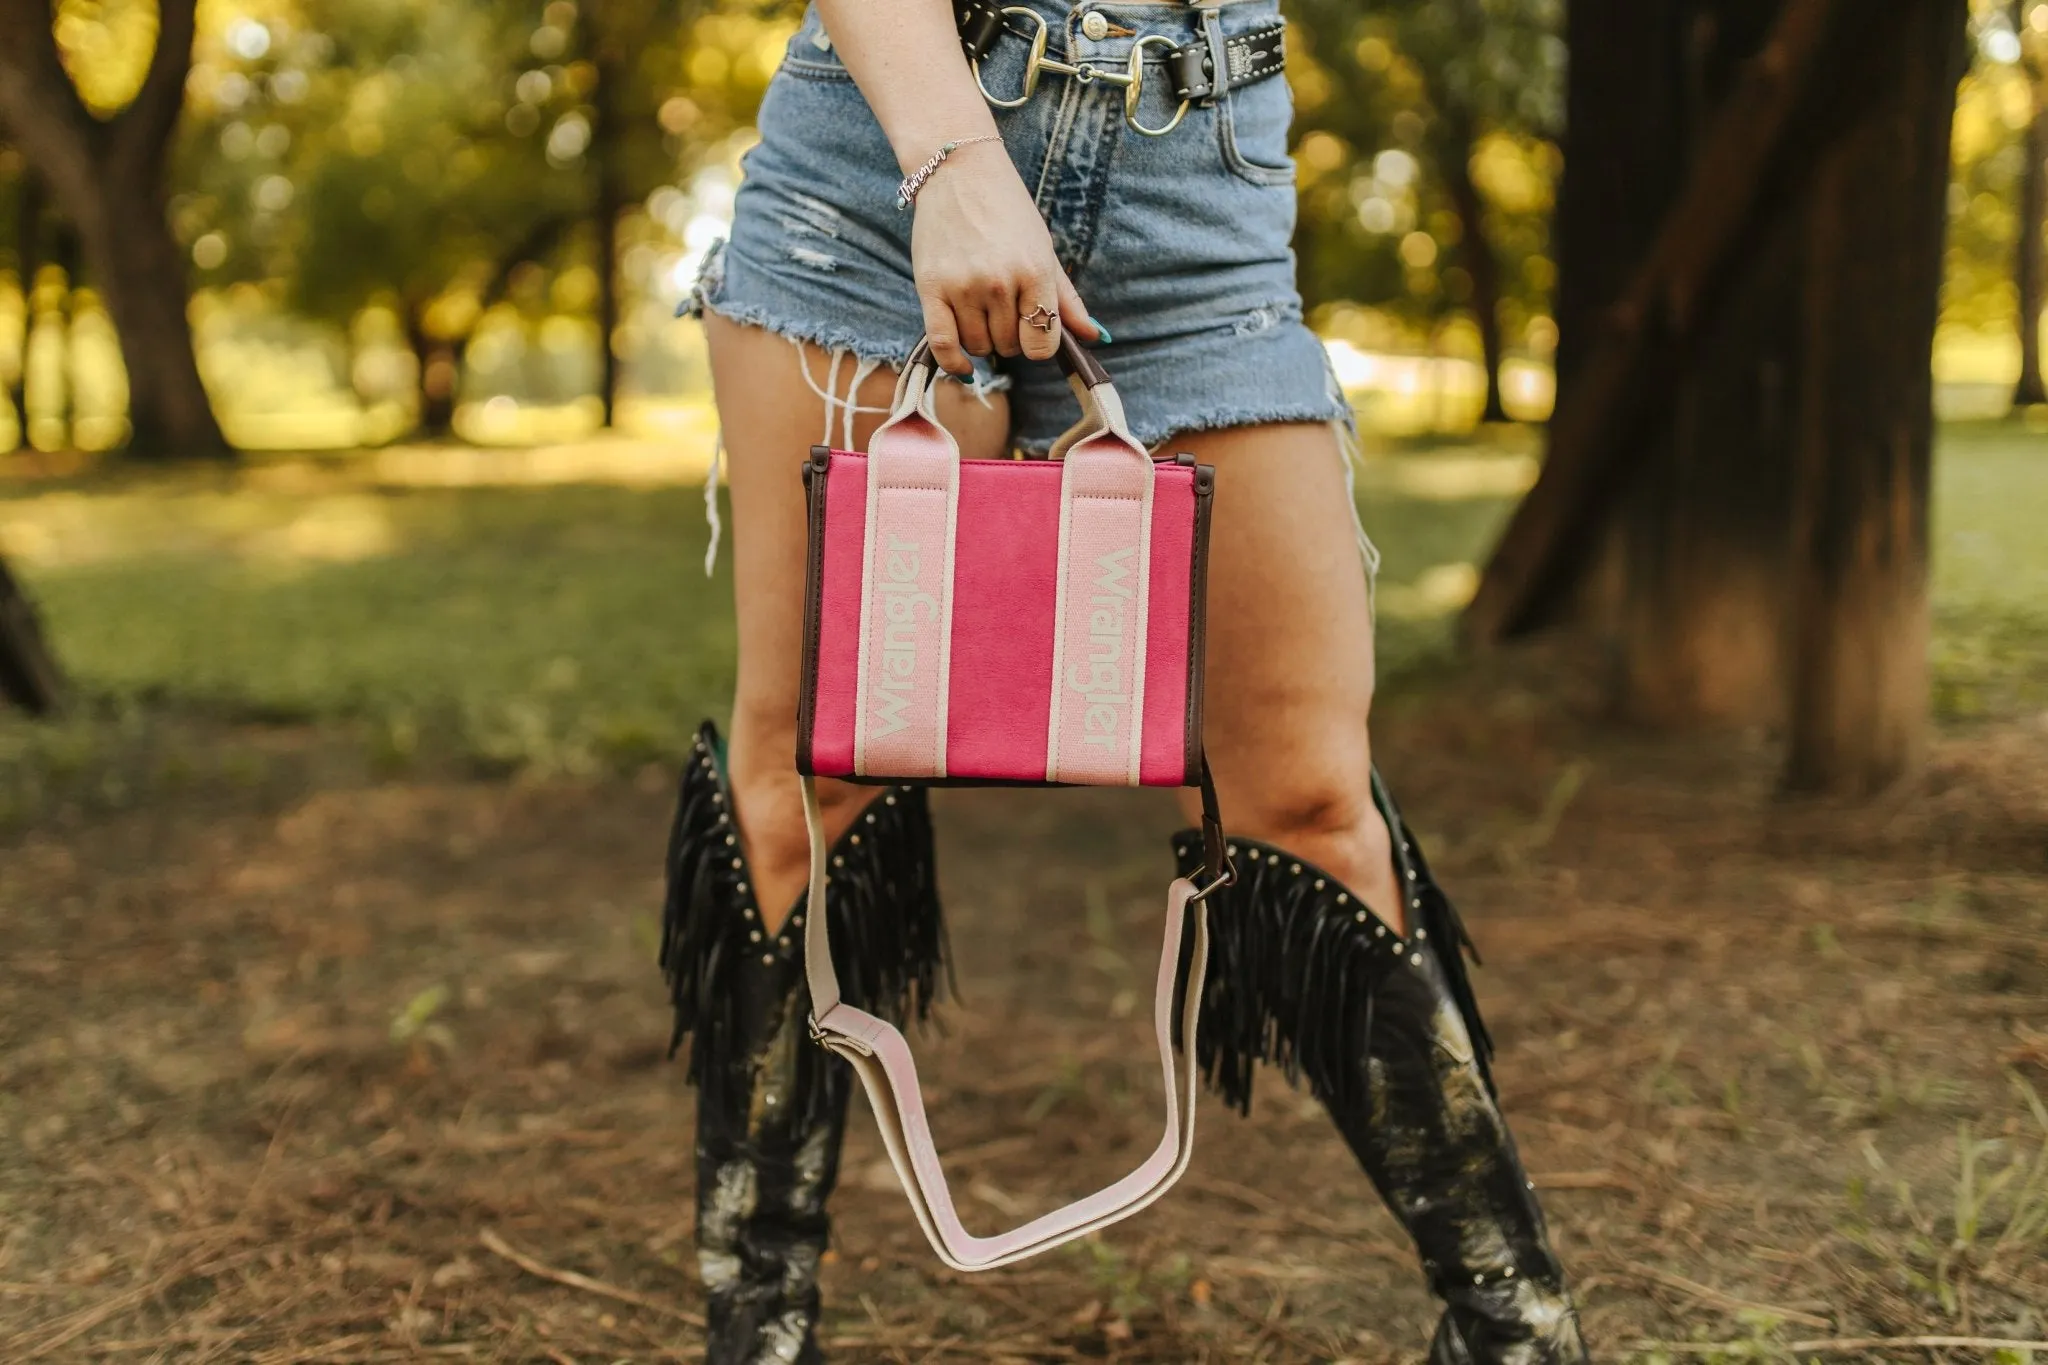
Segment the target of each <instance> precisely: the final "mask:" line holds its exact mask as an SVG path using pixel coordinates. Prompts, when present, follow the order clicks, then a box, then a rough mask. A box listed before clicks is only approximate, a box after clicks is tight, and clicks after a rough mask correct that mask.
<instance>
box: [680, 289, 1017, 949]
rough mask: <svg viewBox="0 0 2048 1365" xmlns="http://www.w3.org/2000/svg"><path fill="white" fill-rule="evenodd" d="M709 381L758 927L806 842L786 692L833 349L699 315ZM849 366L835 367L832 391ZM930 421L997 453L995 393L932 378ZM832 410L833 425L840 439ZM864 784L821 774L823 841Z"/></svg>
mask: <svg viewBox="0 0 2048 1365" xmlns="http://www.w3.org/2000/svg"><path fill="white" fill-rule="evenodd" d="M704 334H705V337H706V340H707V341H708V342H709V345H710V350H711V382H712V388H713V390H714V392H715V394H716V397H717V400H718V415H719V422H720V425H721V426H722V427H723V429H724V433H725V454H726V468H727V478H728V480H729V482H730V485H731V490H732V522H733V526H732V549H733V574H732V578H733V596H734V599H735V603H736V606H737V609H738V616H739V681H738V686H737V688H736V691H735V696H734V698H733V708H732V734H731V737H730V743H729V750H728V755H727V772H728V774H729V776H730V780H731V782H732V786H733V803H734V804H735V805H736V806H737V807H738V808H739V809H738V815H739V820H740V829H741V836H740V837H741V839H742V840H743V841H744V847H745V850H746V855H747V863H748V866H749V867H750V868H751V869H752V872H753V875H754V882H755V888H754V889H755V893H756V895H757V896H758V900H759V904H760V907H761V915H762V918H763V920H764V921H765V922H766V928H767V929H768V930H769V932H771V933H772V932H773V931H774V930H776V929H778V928H780V927H781V924H782V920H783V918H784V917H785V916H786V915H788V913H789V912H790V910H791V909H792V908H793V907H794V905H795V903H796V898H797V896H798V895H799V894H800V893H801V892H802V891H803V889H804V882H805V880H806V878H807V876H808V873H809V869H810V845H809V842H808V840H807V838H806V836H805V833H804V812H803V792H802V788H801V786H800V784H799V782H798V779H797V775H796V766H795V759H796V698H797V686H798V681H799V674H800V672H801V668H802V658H803V644H802V640H803V597H804V557H805V541H806V538H805V525H804V489H803V479H802V475H801V470H802V466H803V460H804V456H805V455H806V454H807V453H808V452H809V450H810V448H811V447H812V446H814V445H817V444H818V443H819V441H820V439H821V438H822V437H823V435H824V433H825V430H826V426H825V416H826V414H825V401H824V399H822V398H820V397H819V396H818V394H817V393H816V392H814V391H813V389H812V387H811V384H810V383H806V382H805V379H804V371H803V368H802V367H803V366H805V365H808V366H809V369H810V376H811V381H812V382H814V383H816V384H818V385H819V386H820V387H823V386H824V384H825V380H826V376H827V373H828V372H829V371H830V369H831V368H832V366H831V359H830V357H829V356H828V355H827V354H826V353H825V352H823V351H821V350H819V349H818V348H817V347H815V346H806V347H804V348H803V351H802V352H801V353H799V351H798V349H797V347H796V346H795V345H793V344H792V343H791V342H790V341H788V340H787V339H786V338H783V337H778V336H775V335H773V334H771V333H769V332H765V331H763V330H761V329H760V328H758V327H750V326H745V325H743V324H740V323H736V322H733V321H731V320H730V319H727V318H722V317H719V316H717V315H716V314H709V315H707V316H706V317H705V319H704ZM852 368H853V367H852V365H851V364H850V363H849V362H844V361H842V362H841V364H840V366H839V376H840V377H839V383H840V386H841V387H840V388H839V390H838V392H839V393H840V394H842V395H843V394H844V393H845V385H846V384H847V383H848V382H849V380H850V378H851V371H852ZM895 382H896V376H895V373H894V372H893V371H891V370H886V369H883V370H877V371H875V372H874V373H873V374H871V375H869V376H868V377H867V379H866V380H865V381H864V382H863V384H862V385H861V388H860V391H859V392H858V393H857V394H856V395H855V398H856V401H857V402H858V403H859V404H860V406H861V407H863V408H883V409H886V408H887V407H888V405H889V396H890V393H891V391H892V390H893V388H894V386H895ZM938 401H939V417H940V420H941V421H943V422H944V423H945V425H946V428H947V430H949V431H951V432H952V433H953V435H954V436H955V437H956V438H957V439H958V440H959V442H960V449H961V453H962V454H963V455H966V456H968V457H970V458H989V457H993V456H996V455H999V454H1001V453H1002V452H1003V450H1004V449H1005V448H1006V444H1007V440H1008V430H1009V406H1008V402H1007V400H1006V399H1004V398H1003V397H1002V396H1001V395H1000V394H998V395H995V396H993V397H991V398H990V399H989V400H988V402H987V403H986V404H984V403H982V402H981V401H980V400H978V399H976V398H975V397H974V396H973V395H972V394H970V393H969V392H968V391H967V390H966V389H965V388H963V387H962V386H960V385H959V384H954V383H942V384H941V385H940V388H939V396H938ZM880 422H881V414H880V413H862V414H860V415H859V417H858V418H857V419H856V421H855V423H854V441H855V444H856V445H858V446H861V447H863V448H864V447H865V446H866V445H867V440H868V437H869V435H870V434H872V433H873V431H874V429H875V427H876V426H878V425H879V424H880ZM841 431H842V428H841V426H840V421H839V420H838V419H837V417H836V415H835V420H834V421H833V423H832V432H833V435H834V441H835V442H836V441H837V440H838V439H839V438H840V435H841ZM872 794H873V789H872V788H866V789H864V788H861V787H858V786H855V785H853V784H850V783H845V782H834V781H820V782H819V783H818V803H819V805H820V806H821V807H822V808H823V810H824V815H825V829H826V837H827V838H828V839H836V838H838V836H839V834H840V833H841V832H842V831H843V830H845V828H846V827H847V826H848V825H850V824H852V823H853V821H854V818H855V817H856V816H857V815H858V814H859V813H860V809H861V807H862V806H864V805H865V804H866V803H867V800H868V797H869V796H871V795H872Z"/></svg>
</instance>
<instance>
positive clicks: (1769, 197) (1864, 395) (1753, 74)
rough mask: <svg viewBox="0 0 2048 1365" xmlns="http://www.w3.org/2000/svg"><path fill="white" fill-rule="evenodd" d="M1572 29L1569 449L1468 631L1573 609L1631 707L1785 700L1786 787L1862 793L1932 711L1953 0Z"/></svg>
mask: <svg viewBox="0 0 2048 1365" xmlns="http://www.w3.org/2000/svg"><path fill="white" fill-rule="evenodd" d="M1571 22H1572V39H1573V44H1574V45H1573V61H1572V72H1571V82H1572V89H1571V93H1570V96H1569V117H1570V120H1571V123H1570V130H1569V132H1568V134H1567V149H1566V156H1567V161H1566V167H1567V169H1566V175H1565V183H1564V191H1563V203H1562V207H1561V210H1560V233H1561V235H1562V239H1563V240H1562V242H1561V248H1560V266H1561V270H1562V275H1561V281H1560V294H1561V297H1560V301H1559V310H1558V316H1559V322H1560V327H1561V329H1562V331H1563V341H1562V345H1561V350H1560V373H1559V384H1560V389H1559V404H1558V412H1557V416H1556V418H1555V419H1554V421H1553V423H1552V428H1551V455H1550V459H1549V461H1548V462H1547V463H1546V466H1545V468H1544V472H1543V475H1542V477H1541V479H1539V481H1538V484H1537V487H1536V488H1535V489H1534V490H1532V492H1531V494H1530V496H1529V497H1528V498H1527V499H1526V500H1525V501H1524V503H1523V504H1522V505H1521V506H1520V507H1519V508H1518V509H1517V511H1516V514H1515V517H1514V518H1513V520H1512V521H1511V523H1510V525H1509V528H1508V531H1507V533H1506V534H1505V535H1504V536H1503V538H1502V541H1501V543H1500V545H1499V547H1498V548H1497V549H1496V552H1495V555H1494V558H1493V561H1492V563H1491V564H1489V566H1488V569H1487V573H1486V576H1485V578H1484V579H1483V580H1482V584H1481V588H1480V592H1479V594H1478V596H1477V597H1476V598H1475V599H1474V602H1473V605H1472V607H1471V609H1470V610H1469V611H1468V613H1467V620H1466V625H1467V628H1468V630H1469V631H1470V632H1471V633H1472V634H1473V635H1474V637H1475V638H1477V639H1480V640H1487V639H1497V638H1502V637H1504V636H1507V635H1512V634H1516V633H1519V632H1521V631H1525V630H1528V629H1531V628H1534V627H1536V626H1538V625H1541V624H1544V623H1547V622H1550V621H1555V620H1558V619H1560V618H1561V617H1565V616H1567V615H1569V614H1571V612H1572V610H1573V608H1574V606H1576V607H1577V608H1579V609H1580V610H1581V612H1582V613H1583V614H1586V615H1589V616H1590V617H1591V619H1592V620H1594V621H1595V622H1598V623H1601V624H1602V625H1604V628H1605V629H1606V630H1607V631H1608V632H1609V633H1610V635H1611V636H1612V638H1614V640H1615V641H1616V643H1617V646H1618V648H1617V649H1616V654H1617V656H1618V657H1619V658H1620V659H1621V661H1622V667H1621V669H1620V670H1619V673H1618V676H1617V684H1618V685H1617V689H1616V691H1617V700H1618V701H1619V702H1620V704H1621V706H1622V707H1623V709H1625V710H1629V711H1632V712H1635V713H1637V714H1641V715H1645V716H1647V717H1649V718H1652V719H1656V720H1661V721H1664V722H1667V723H1681V724H1684V723H1697V722H1699V721H1702V720H1728V719H1733V720H1744V721H1753V720H1760V719H1762V720H1769V719H1773V718H1776V717H1785V718H1787V719H1788V720H1789V723H1790V730H1791V734H1790V745H1789V751H1788V760H1787V768H1786V777H1787V781H1788V783H1789V784H1790V785H1793V786H1797V787H1803V788H1828V789H1837V790H1847V791H1866V790H1869V789H1871V788H1873V787H1875V786H1878V785H1881V784H1882V783H1884V782H1886V781H1889V780H1891V779H1892V778H1894V777H1896V776H1897V775H1898V774H1899V773H1901V772H1903V771H1904V770H1905V769H1906V768H1908V767H1909V766H1910V765H1911V763H1912V761H1913V758H1914V755H1915V753H1916V752H1917V749H1918V744H1919V737H1920V736H1921V735H1922V734H1923V733H1924V729H1925V722H1926V701H1927V699H1926V673H1925V641H1926V585H1925V575H1926V510H1927V509H1926V489H1927V469H1928V458H1929V451H1930V447H1931V440H1932V419H1931V413H1932V379H1931V375H1930V372H1929V359H1930V352H1931V349H1932V341H1933V328H1934V309H1935V304H1936V300H1937V295H1938V292H1939V285H1940V276H1941V262H1942V247H1943V230H1944V225H1945V211H1944V207H1943V205H1944V200H1945V198H1946V194H1947V173H1948V155H1949V152H1948V127H1949V120H1950V118H1951V116H1952V113H1953V110H1954V105H1955V89H1956V82H1957V80H1958V79H1959V77H1960V75H1961V54H1962V53H1963V51H1964V46H1963V35H1964V32H1965V30H1964V7H1963V4H1962V0H1905V2H1904V3H1901V4H1899V5H1898V6H1895V7H1894V8H1893V9H1892V10H1890V11H1888V12H1887V14H1886V15H1885V16H1884V20H1883V21H1882V22H1877V21H1873V20H1872V18H1871V16H1870V15H1869V14H1868V12H1867V11H1864V10H1862V9H1861V8H1860V7H1856V6H1853V5H1849V4H1847V3H1844V2H1843V0H1702V2H1701V3H1696V4H1685V3H1681V0H1663V2H1662V3H1656V4H1640V3H1633V2H1632V0H1575V3H1574V5H1573V9H1572V18H1571ZM1667 73H1676V76H1677V78H1676V79H1672V78H1671V76H1670V75H1669V74H1667ZM1852 281H1853V282H1852ZM1596 570H1597V571H1596ZM1787 641H1789V642H1790V645H1789V647H1787V644H1786V642H1787Z"/></svg>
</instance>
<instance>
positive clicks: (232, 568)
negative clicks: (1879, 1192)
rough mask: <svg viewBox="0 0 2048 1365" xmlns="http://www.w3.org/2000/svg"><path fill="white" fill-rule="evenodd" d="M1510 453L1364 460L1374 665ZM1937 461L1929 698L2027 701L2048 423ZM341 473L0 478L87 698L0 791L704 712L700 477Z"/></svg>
mask: <svg viewBox="0 0 2048 1365" xmlns="http://www.w3.org/2000/svg"><path fill="white" fill-rule="evenodd" d="M1531 469H1532V466H1531V465H1530V462H1529V459H1528V455H1527V443H1526V439H1524V440H1523V441H1521V442H1519V443H1512V442H1511V443H1509V444H1507V445H1505V446H1504V445H1502V444H1501V443H1498V442H1496V443H1493V444H1491V445H1488V446H1485V447H1457V448H1441V447H1440V448H1437V449H1435V450H1431V451H1424V452H1404V453H1400V454H1394V455H1386V456H1382V457H1379V458H1377V459H1375V460H1374V461H1372V462H1370V463H1369V465H1368V467H1367V469H1366V471H1365V473H1364V475H1363V477H1362V478H1361V481H1360V500H1361V506H1362V508H1363V511H1364V515H1365V518H1366V524H1367V526H1368V527H1369V528H1370V529H1371V531H1372V534H1373V537H1374V539H1375V541H1376V542H1377V543H1378V545H1379V547H1380V549H1381V552H1382V554H1383V556H1384V567H1383V570H1382V576H1381V607H1382V612H1381V616H1382V619H1381V626H1380V646H1381V656H1382V671H1383V677H1385V678H1388V679H1392V680H1398V679H1399V678H1400V677H1401V676H1402V675H1403V674H1404V673H1407V672H1411V671H1412V670H1414V669H1416V668H1417V667H1418V666H1420V665H1423V664H1426V663H1428V662H1430V661H1432V660H1439V659H1441V658H1443V657H1444V656H1445V655H1446V654H1447V653H1448V652H1449V650H1450V648H1451V624H1452V621H1453V619H1454V616H1455V612H1456V610H1457V608H1458V607H1459V606H1460V605H1461V604H1462V601H1463V599H1464V597H1465V595H1467V594H1468V593H1469V591H1470V588H1471V585H1472V583H1473V582H1474V581H1475V578H1476V568H1475V566H1476V564H1477V563H1479V562H1481V561H1482V560H1483V557H1484V553H1485V550H1486V548H1487V546H1488V545H1489V544H1490V542H1491V540H1492V538H1493V537H1494V536H1495V535H1496V534H1497V533H1498V530H1499V527H1500V525H1501V524H1502V522H1503V521H1504V519H1505V518H1506V516H1507V514H1508V512H1509V510H1510V509H1511V508H1512V506H1513V501H1514V497H1515V495H1516V491H1517V490H1518V488H1519V487H1520V486H1521V485H1522V484H1524V483H1526V481H1527V477H1528V475H1529V473H1530V471H1531ZM1937 469H1938V475H1937V491H1936V500H1935V507H1934V513H1935V519H1936V526H1935V550H1936V574H1935V622H1936V635H1935V644H1934V666H1935V675H1936V704H1937V710H1938V712H1939V714H1940V715H1941V716H1942V717H1944V718H1946V719H1952V720H1953V719H1968V718H1971V717H1976V716H1990V715H2001V714H2012V713H2013V712H2014V711H2015V709H2017V708H2029V709H2031V708H2033V707H2038V706H2040V705H2043V704H2048V541H2044V538H2043V535H2042V533H2041V529H2040V528H2041V527H2042V526H2044V525H2048V441H2043V440H2042V439H2040V438H2038V437H2030V436H2027V435H2025V434H2023V433H2020V432H2017V431H2015V430H2013V429H2010V428H1995V427H1981V428H1955V429H1951V430H1950V431H1948V432H1947V433H1945V435H1944V444H1943V449H1942V452H1941V456H1940V459H1939V461H1938V465H1937ZM350 471H351V466H350V465H349V464H348V463H346V462H341V463H327V464H322V465H285V466H276V465H271V466H258V467H255V468H253V469H251V470H249V471H247V472H244V473H242V474H240V475H233V476H225V477H223V476H219V475H213V474H207V475H190V474H187V475H125V474H111V475H106V474H102V475H93V476H87V477H84V478H80V479H74V480H70V481H61V482H55V483H52V482H44V483H15V484H12V485H0V548H4V549H5V550H6V551H7V552H8V554H9V557H10V559H11V560H12V561H13V562H14V563H15V565H16V568H17V570H18V571H19V572H20V573H21V575H22V576H23V578H24V579H25V580H26V581H27V583H28V586H29V588H30V591H31V592H32V593H33V594H34V596H35V597H36V598H37V600H38V601H39V602H40V604H41V608H42V611H43V615H44V617H45V621H46V625H47V627H48V629H49V631H50V633H51V635H52V636H53V639H54V643H55V646H56V648H57V650H58V652H59V654H60V656H61V657H62V659H63V660H64V662H65V665H66V666H67V668H68V669H69V670H70V672H71V674H72V676H73V678H74V679H75V681H76V683H77V686H78V689H79V692H80V693H81V695H82V697H83V698H84V699H85V702H86V705H85V707H84V708H83V714H81V715H79V716H77V717H74V718H73V719H72V720H70V721H68V722H65V723H62V724H59V725H56V726H36V727H32V726H27V725H24V724H23V723H21V722H20V721H18V720H12V719H7V720H0V819H5V818H6V814H7V811H8V810H9V809H12V810H13V811H14V812H16V813H17V814H20V813H24V812H26V811H28V810H33V809H36V808H39V807H41V806H42V805H43V804H44V803H45V802H46V800H47V799H48V798H49V797H50V796H52V795H53V794H56V793H59V792H70V793H71V794H73V795H82V796H87V797H90V798H93V799H98V800H102V801H110V802H115V803H118V802H120V801H121V800H122V799H123V798H124V796H126V795H129V794H131V793H130V792H129V790H128V789H129V788H131V787H133V786H135V785H136V784H142V785H148V784H150V783H152V782H155V783H158V784H159V785H161V784H163V783H169V784H171V785H173V786H175V785H176V784H177V783H178V782H179V781H182V780H185V779H187V778H189V777H191V776H192V775H193V774H194V773H196V772H200V771H202V770H206V771H211V769H209V765H210V764H217V763H218V762H221V761H224V760H219V759H217V758H216V757H215V756H212V755H210V754H207V753H205V752H195V750H200V751H203V750H204V749H205V748H206V746H205V745H203V744H199V745H193V744H186V745H184V746H183V747H182V748H181V747H180V745H179V744H178V743H177V742H176V740H175V738H172V739H165V738H164V736H163V735H162V733H161V727H160V726H158V725H157V724H156V721H155V719H154V718H156V717H160V716H162V715H164V714H168V713H181V714H194V713H196V714H200V715H204V716H216V717H226V718H231V719H235V720H244V721H246V720H250V719H256V720H264V721H272V722H276V723H278V724H281V725H291V724H300V723H321V724H325V725H336V724H339V725H342V726H346V727H351V728H352V729H353V730H354V731H355V732H356V733H357V734H358V735H359V736H360V740H361V746H362V750H363V752H364V753H365V755H367V757H368V758H369V759H370V760H371V761H372V762H374V763H376V764H378V765H381V766H385V767H403V766H406V765H409V764H412V763H414V762H417V761H423V760H427V759H432V758H436V757H440V758H450V757H452V758H455V759H457V760H459V761H461V762H464V763H467V764H473V765H477V766H480V767H483V768H486V769H491V770H501V771H511V770H537V771H543V772H564V771H566V772H579V771H590V770H595V769H599V768H621V767H626V768H630V767H632V766H635V765H638V764H641V763H644V762H647V761H649V760H653V759H658V758H661V757H664V756H669V755H673V754H675V753H677V752H679V751H680V750H681V749H682V748H683V747H684V745H685V744H686V743H687V737H688V735H689V733H690V731H691V729H692V728H693V726H694V725H695V723H696V721H697V719H698V718H699V717H700V716H703V715H706V714H710V715H722V714H723V713H724V711H725V709H726V704H727V697H728V695H729V691H730V687H731V678H732V674H731V666H732V648H733V619H732V609H731V604H730V591H731V589H730V582H729V578H728V568H727V560H726V558H725V557H721V559H720V562H719V565H718V568H717V571H716V572H715V574H714V575H713V576H712V577H710V578H708V579H707V578H706V577H705V575H704V572H703V559H704V552H705V548H706V537H707V530H706V527H705V522H704V517H703V505H702V500H701V491H700V490H699V489H696V488H688V487H673V486H671V487H657V488H628V487H618V486H606V485H599V484H589V485H573V484H572V485H563V486H552V487H472V488H420V487H396V486H390V485H386V484H380V483H378V482H376V481H375V479H374V478H373V477H371V476H368V475H367V474H364V473H351V472H350ZM109 745H112V746H114V747H115V748H117V749H120V750H121V751H122V752H124V753H129V754H131V755H133V754H135V753H136V752H138V750H137V746H140V748H141V751H142V752H143V760H144V761H139V762H126V763H123V764H119V765H114V766H115V767H116V768H118V769H119V774H118V775H115V776H110V775H109V773H110V770H109V768H108V766H107V765H105V764H101V763H97V762H95V761H94V755H95V754H96V753H98V752H99V751H101V750H102V749H105V748H106V747H107V746H109ZM214 775H215V776H217V777H220V778H222V779H223V780H227V781H230V782H248V781H258V780H261V775H260V774H252V773H236V772H232V771H221V772H216V773H215V774H214ZM110 783H111V784H112V785H111V787H110V786H109V785H108V784H110Z"/></svg>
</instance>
